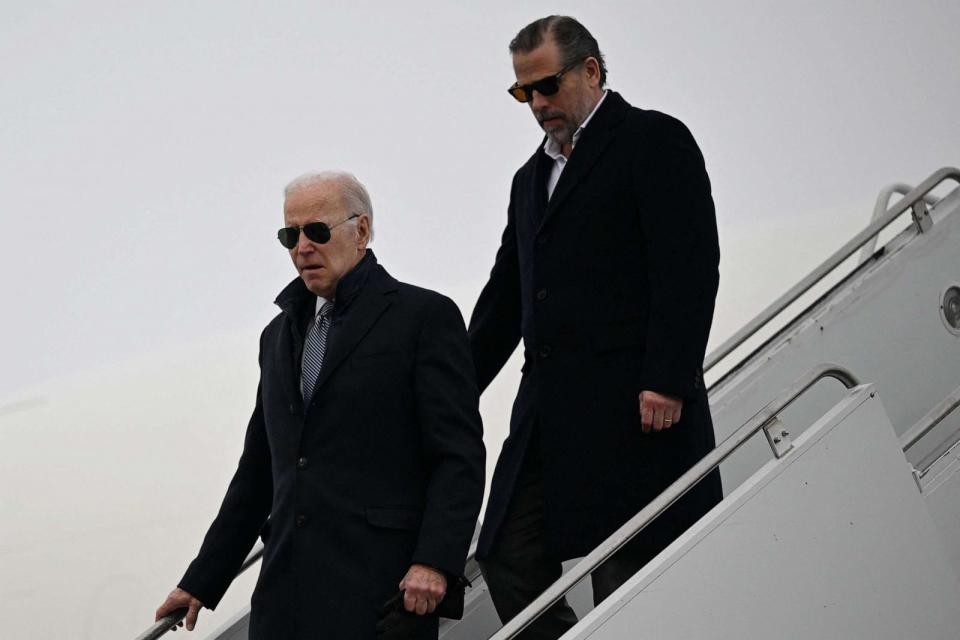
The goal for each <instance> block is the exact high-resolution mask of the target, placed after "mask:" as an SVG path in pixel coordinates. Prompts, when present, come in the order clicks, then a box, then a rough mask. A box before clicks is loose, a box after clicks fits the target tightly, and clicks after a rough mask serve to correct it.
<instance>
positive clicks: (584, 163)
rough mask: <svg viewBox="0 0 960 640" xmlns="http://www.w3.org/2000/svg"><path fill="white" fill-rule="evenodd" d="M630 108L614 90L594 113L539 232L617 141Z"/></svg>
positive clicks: (558, 186)
mask: <svg viewBox="0 0 960 640" xmlns="http://www.w3.org/2000/svg"><path fill="white" fill-rule="evenodd" d="M629 108H630V105H628V104H627V102H626V100H624V99H623V98H622V97H621V96H620V94H619V93H616V92H615V91H611V92H610V93H609V94H608V95H607V97H606V99H605V100H604V101H603V104H602V105H600V108H599V109H597V112H596V113H595V114H593V118H592V119H591V120H590V123H589V124H588V125H587V127H586V128H585V129H584V130H583V133H582V134H581V135H580V139H579V140H578V141H577V146H576V147H574V149H573V153H571V154H570V159H569V160H568V161H567V166H566V167H564V169H563V173H561V174H560V180H559V181H558V182H557V186H556V188H555V189H554V190H553V195H552V196H551V197H550V200H549V202H548V203H547V210H546V213H545V214H544V216H543V220H542V221H541V222H540V228H539V229H538V230H537V231H538V232H539V231H540V230H541V229H542V228H543V226H544V225H545V224H546V223H547V222H548V221H549V220H550V218H551V217H552V216H553V214H554V213H556V211H557V209H559V208H560V205H562V204H563V201H564V200H566V198H567V197H568V196H569V195H570V194H571V193H572V192H573V191H574V189H575V188H576V187H577V185H579V184H580V183H581V182H582V181H583V179H584V178H585V177H586V176H587V174H588V173H589V172H590V169H592V168H593V165H594V164H596V162H597V160H598V159H599V158H600V156H601V155H602V154H603V151H604V149H606V148H607V145H608V144H610V141H611V140H613V137H614V136H613V134H614V130H615V129H616V127H617V125H619V124H620V122H621V121H622V120H623V118H624V116H625V115H626V114H627V111H628V110H629ZM542 189H545V187H542Z"/></svg>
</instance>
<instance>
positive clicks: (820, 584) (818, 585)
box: [564, 387, 960, 640]
mask: <svg viewBox="0 0 960 640" xmlns="http://www.w3.org/2000/svg"><path fill="white" fill-rule="evenodd" d="M944 555H945V554H944V550H943V547H942V546H941V544H940V540H939V538H938V536H937V533H936V527H935V525H934V523H933V521H932V520H931V517H930V515H929V513H928V511H927V508H926V503H925V501H924V499H923V497H922V496H921V494H920V492H919V489H918V487H917V484H916V483H915V482H914V479H913V477H912V474H911V469H910V466H909V465H908V464H907V462H906V461H905V460H904V457H903V453H902V452H901V449H900V445H899V442H898V440H897V438H896V436H895V435H894V432H893V428H892V426H891V424H890V420H889V418H888V417H887V415H886V413H885V412H884V409H883V407H882V406H881V404H880V401H879V398H878V397H873V395H872V394H871V392H870V387H860V388H858V389H857V390H855V391H854V392H853V393H852V394H851V395H850V396H849V397H847V398H845V399H843V400H842V401H841V402H840V403H839V404H838V405H836V407H834V408H833V409H832V410H831V411H830V412H829V413H828V414H827V415H825V416H824V417H823V418H822V419H821V420H819V421H817V423H816V424H815V425H814V426H812V427H811V428H810V429H808V430H806V431H805V432H804V433H803V434H802V435H801V436H799V437H798V438H797V439H796V441H795V448H794V450H793V451H792V452H791V453H790V454H788V455H787V456H786V457H785V458H783V459H781V460H772V461H770V462H769V463H767V464H766V465H765V466H764V467H763V468H762V469H761V470H760V471H758V472H757V473H756V474H755V475H754V476H753V477H751V478H750V479H749V480H748V481H747V482H745V483H744V484H743V485H742V486H740V487H739V488H738V489H736V490H735V491H734V492H733V493H732V494H731V495H730V496H728V498H727V499H726V500H725V501H724V502H723V503H721V504H720V505H718V506H717V508H715V509H714V510H713V511H712V512H711V513H710V514H709V515H708V516H707V517H706V518H704V519H703V520H701V522H700V523H698V524H697V525H696V526H695V527H694V528H692V529H691V530H690V531H688V532H687V533H686V534H685V535H684V536H682V537H681V538H679V539H678V540H677V541H675V542H674V544H673V545H671V546H670V547H669V548H668V549H667V550H665V551H664V552H663V553H661V554H660V555H659V556H658V557H657V558H656V559H655V560H654V561H652V562H651V563H650V564H649V565H647V567H646V568H645V569H643V570H642V571H641V572H640V573H638V574H637V575H636V576H634V577H633V578H632V579H631V580H630V581H628V582H627V583H626V584H625V585H624V586H623V587H621V589H620V590H619V591H617V592H616V593H615V594H614V595H613V596H611V598H610V599H609V600H608V601H607V602H605V603H604V604H603V605H602V606H601V607H599V608H598V609H597V610H595V611H594V612H592V613H591V614H590V615H588V616H587V617H586V618H584V619H583V620H582V621H581V622H580V624H579V625H578V626H577V627H576V628H575V629H573V630H571V632H569V633H568V634H567V635H565V636H564V637H565V638H571V639H572V638H591V639H592V640H600V639H604V638H616V639H624V638H658V639H669V638H711V639H718V640H722V639H726V638H729V639H731V640H733V639H736V640H742V639H743V638H756V637H763V638H831V639H832V638H870V639H875V638H897V639H900V638H912V639H924V638H931V639H947V638H956V637H958V634H960V607H958V603H960V582H958V579H957V575H956V574H955V573H954V572H953V571H952V569H951V568H950V566H949V565H948V564H947V563H945V562H944V561H943V558H944Z"/></svg>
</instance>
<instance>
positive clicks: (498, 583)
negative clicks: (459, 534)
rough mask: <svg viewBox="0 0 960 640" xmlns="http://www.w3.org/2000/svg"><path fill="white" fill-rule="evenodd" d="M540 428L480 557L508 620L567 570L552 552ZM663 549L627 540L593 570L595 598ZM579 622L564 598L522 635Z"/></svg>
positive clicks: (528, 637) (527, 637)
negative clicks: (485, 552) (545, 514)
mask: <svg viewBox="0 0 960 640" xmlns="http://www.w3.org/2000/svg"><path fill="white" fill-rule="evenodd" d="M538 440H539V439H538V437H537V434H533V437H531V438H530V444H529V445H528V447H527V452H526V455H525V458H524V462H523V465H522V468H521V470H520V475H519V477H518V478H517V483H516V486H515V487H514V490H513V497H512V498H511V501H510V507H509V509H508V510H507V515H506V517H505V518H504V521H503V524H502V525H501V527H500V530H499V531H498V532H497V538H496V542H495V543H494V545H493V548H492V549H491V551H490V555H489V556H488V557H487V558H486V559H484V560H483V561H481V562H480V569H481V571H482V572H483V579H484V580H485V581H486V583H487V586H488V587H489V589H490V597H491V598H492V599H493V605H494V607H496V609H497V614H498V615H499V616H500V620H501V621H502V622H504V623H506V622H507V621H508V620H511V619H512V618H513V617H514V616H516V615H517V614H518V613H520V612H521V611H522V610H523V609H524V608H525V607H526V606H527V605H528V604H530V603H531V602H533V600H534V599H535V598H536V597H537V596H539V595H540V594H541V593H542V592H543V591H544V590H545V589H546V588H547V587H549V586H550V584H551V583H553V582H555V581H556V580H557V579H558V578H559V577H560V575H561V573H562V567H561V562H560V561H559V560H556V559H554V558H551V557H550V556H549V553H548V551H547V541H546V532H545V531H544V522H543V487H542V481H541V475H542V474H541V466H540V454H539V445H538ZM659 552H660V549H649V548H647V547H641V546H638V545H636V544H633V542H631V543H629V544H627V545H626V546H625V547H624V548H623V549H621V550H620V551H618V552H617V553H616V554H615V555H614V556H613V557H612V558H610V559H609V560H607V561H606V562H605V563H604V564H602V565H601V566H599V567H597V569H596V570H595V571H594V572H593V574H592V575H591V576H590V579H591V581H592V583H593V602H594V604H595V605H596V604H599V603H600V602H601V601H603V600H604V599H605V598H606V597H607V596H609V595H610V594H611V593H613V592H614V591H616V589H617V588H618V587H619V586H620V585H621V584H623V583H624V582H625V581H626V580H627V579H628V578H629V577H630V576H632V575H633V574H635V573H636V572H637V571H638V570H639V569H640V568H641V567H643V565H645V564H646V563H647V561H649V560H650V559H651V558H653V557H654V556H655V555H656V554H657V553H659ZM576 622H577V616H576V614H575V613H574V612H573V609H571V608H570V605H569V604H567V600H566V598H564V599H562V600H560V601H559V602H557V603H556V604H554V605H553V606H552V607H551V608H550V609H548V610H547V611H546V612H545V613H543V615H541V616H540V617H539V618H537V620H536V621H535V622H534V623H533V624H531V625H530V626H529V627H527V628H526V629H525V630H524V631H523V632H522V633H521V634H520V635H518V636H517V638H518V640H548V639H549V640H554V639H555V638H559V637H560V636H562V635H563V634H564V633H565V632H566V631H567V630H568V629H570V628H571V627H572V626H573V625H574V624H576Z"/></svg>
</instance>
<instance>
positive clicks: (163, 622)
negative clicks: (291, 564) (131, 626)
mask: <svg viewBox="0 0 960 640" xmlns="http://www.w3.org/2000/svg"><path fill="white" fill-rule="evenodd" d="M262 556H263V545H259V546H258V547H257V548H256V549H254V550H253V551H251V552H250V555H248V556H247V559H246V560H244V561H243V564H242V565H240V570H239V571H237V575H238V576H239V575H240V574H241V573H243V572H244V571H246V570H247V569H249V568H250V565H252V564H253V563H254V562H256V561H257V560H259V559H260V558H261V557H262ZM186 615H187V609H186V607H184V608H182V609H177V610H176V611H174V612H173V613H171V614H169V615H166V616H164V617H162V618H160V619H159V620H157V621H156V622H154V623H153V625H152V626H151V627H150V628H149V629H147V630H146V631H144V632H143V633H141V634H140V635H138V636H137V637H136V638H135V640H157V638H159V637H160V636H162V635H163V634H165V633H166V632H167V631H170V629H171V628H172V627H173V626H174V625H176V624H177V623H178V622H180V621H181V620H183V619H184V617H186Z"/></svg>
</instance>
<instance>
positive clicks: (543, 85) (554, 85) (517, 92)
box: [507, 60, 583, 102]
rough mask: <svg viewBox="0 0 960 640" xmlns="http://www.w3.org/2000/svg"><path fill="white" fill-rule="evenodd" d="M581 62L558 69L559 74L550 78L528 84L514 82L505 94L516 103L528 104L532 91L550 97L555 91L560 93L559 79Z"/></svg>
mask: <svg viewBox="0 0 960 640" xmlns="http://www.w3.org/2000/svg"><path fill="white" fill-rule="evenodd" d="M581 62H583V60H577V61H576V62H574V63H573V64H570V65H567V66H566V67H564V68H563V69H560V72H559V73H555V74H554V75H552V76H547V77H546V78H540V79H539V80H534V81H533V82H531V83H530V84H517V83H516V82H514V83H513V86H512V87H510V88H509V89H507V93H509V94H510V95H512V96H513V97H514V98H516V100H517V102H530V101H531V100H533V92H534V91H536V92H537V93H539V94H540V95H542V96H552V95H553V94H555V93H556V92H557V91H560V78H562V77H563V74H565V73H566V72H568V71H570V70H571V69H573V68H574V67H576V66H577V65H578V64H580V63H581Z"/></svg>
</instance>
